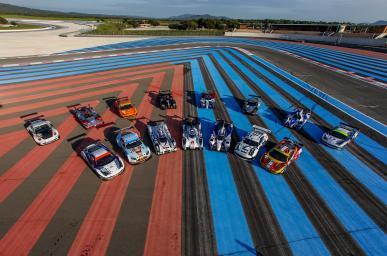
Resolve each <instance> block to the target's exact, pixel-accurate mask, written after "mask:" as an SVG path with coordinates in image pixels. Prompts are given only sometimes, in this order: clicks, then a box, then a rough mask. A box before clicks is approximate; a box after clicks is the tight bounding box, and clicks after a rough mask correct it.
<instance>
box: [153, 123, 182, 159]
mask: <svg viewBox="0 0 387 256" xmlns="http://www.w3.org/2000/svg"><path fill="white" fill-rule="evenodd" d="M148 134H149V137H150V139H151V141H152V144H153V147H154V149H155V151H156V154H157V155H162V154H166V153H169V152H175V151H176V150H177V147H176V141H175V140H174V139H173V138H172V136H171V133H170V132H169V129H168V127H167V125H166V124H165V123H164V121H151V122H149V123H148Z"/></svg>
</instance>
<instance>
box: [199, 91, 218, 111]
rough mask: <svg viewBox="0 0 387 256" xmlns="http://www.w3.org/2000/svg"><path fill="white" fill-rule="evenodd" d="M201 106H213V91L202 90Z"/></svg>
mask: <svg viewBox="0 0 387 256" xmlns="http://www.w3.org/2000/svg"><path fill="white" fill-rule="evenodd" d="M200 107H201V108H215V93H214V92H213V91H208V92H203V93H202V94H201V96H200Z"/></svg>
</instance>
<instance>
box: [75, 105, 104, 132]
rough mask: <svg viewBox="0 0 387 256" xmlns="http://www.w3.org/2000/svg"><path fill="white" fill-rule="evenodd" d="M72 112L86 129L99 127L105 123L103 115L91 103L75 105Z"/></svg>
mask: <svg viewBox="0 0 387 256" xmlns="http://www.w3.org/2000/svg"><path fill="white" fill-rule="evenodd" d="M71 113H72V114H73V115H74V116H75V118H76V119H77V120H78V122H80V123H81V125H82V126H83V127H84V128H85V129H89V128H92V127H98V126H101V125H103V124H104V121H103V120H102V117H101V116H100V115H99V114H98V113H97V112H96V111H95V110H94V108H93V107H91V106H90V105H88V106H81V107H76V106H75V107H74V109H72V110H71Z"/></svg>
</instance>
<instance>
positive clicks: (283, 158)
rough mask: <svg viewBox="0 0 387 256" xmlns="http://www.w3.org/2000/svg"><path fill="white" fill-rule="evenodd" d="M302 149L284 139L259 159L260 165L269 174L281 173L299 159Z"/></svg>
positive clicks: (298, 144) (295, 143)
mask: <svg viewBox="0 0 387 256" xmlns="http://www.w3.org/2000/svg"><path fill="white" fill-rule="evenodd" d="M302 147H303V145H302V144H300V143H297V142H295V141H293V140H291V139H289V138H284V139H282V140H281V141H280V142H279V143H278V144H277V145H276V146H275V147H274V148H272V149H271V150H269V151H268V152H266V153H265V154H264V155H263V156H262V157H261V165H262V167H263V168H265V169H266V170H268V171H270V172H271V173H274V174H279V173H283V172H284V171H285V170H286V167H287V166H289V165H290V164H291V163H292V162H293V161H296V160H297V159H298V158H299V157H300V155H301V152H302Z"/></svg>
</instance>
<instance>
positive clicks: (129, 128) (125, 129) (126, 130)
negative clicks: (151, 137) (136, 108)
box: [113, 126, 134, 134]
mask: <svg viewBox="0 0 387 256" xmlns="http://www.w3.org/2000/svg"><path fill="white" fill-rule="evenodd" d="M132 129H134V127H133V126H128V127H124V128H121V129H118V130H115V131H114V132H113V133H114V134H118V133H121V134H128V133H129V132H132V131H131V130H132Z"/></svg>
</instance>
